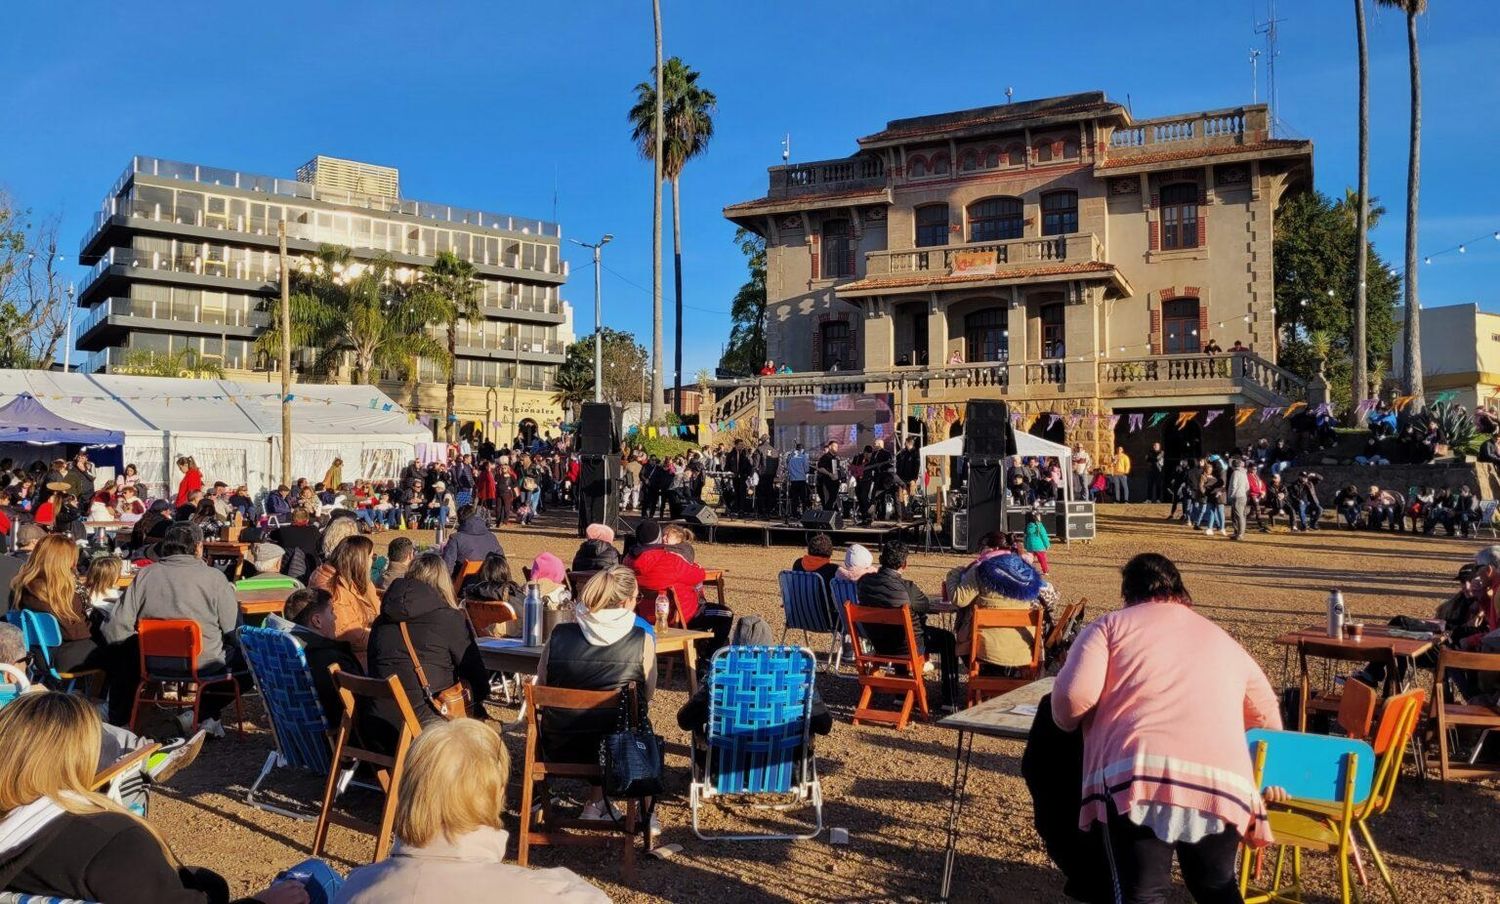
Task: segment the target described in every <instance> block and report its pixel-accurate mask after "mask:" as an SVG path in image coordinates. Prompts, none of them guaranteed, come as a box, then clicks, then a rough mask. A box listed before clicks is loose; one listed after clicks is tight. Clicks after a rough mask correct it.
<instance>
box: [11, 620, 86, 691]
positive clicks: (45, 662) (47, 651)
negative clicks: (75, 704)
mask: <svg viewBox="0 0 1500 904" xmlns="http://www.w3.org/2000/svg"><path fill="white" fill-rule="evenodd" d="M5 620H6V621H8V622H10V623H11V624H13V625H15V626H16V627H18V628H20V629H21V636H22V637H23V638H24V640H25V642H26V649H28V650H30V651H31V679H32V680H33V681H35V682H37V683H39V684H44V685H46V686H47V687H48V688H50V689H52V690H57V691H62V692H64V693H68V694H71V693H73V690H74V688H76V687H77V686H78V684H79V682H83V685H84V689H85V693H87V692H88V691H89V690H91V689H92V684H93V682H95V681H97V682H98V687H99V688H100V692H101V693H102V692H103V687H104V677H105V676H104V670H103V669H83V670H81V671H77V672H59V671H58V670H57V667H56V666H54V665H53V664H52V648H53V647H60V646H62V642H63V637H62V626H60V625H59V624H58V623H57V618H56V616H54V615H53V614H52V613H50V612H35V611H33V610H31V609H12V610H11V611H9V612H7V613H5Z"/></svg>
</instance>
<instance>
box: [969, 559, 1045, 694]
mask: <svg viewBox="0 0 1500 904" xmlns="http://www.w3.org/2000/svg"><path fill="white" fill-rule="evenodd" d="M957 578H958V579H957V583H956V584H954V585H953V586H951V587H950V588H949V590H948V600H949V602H951V603H953V605H955V606H957V607H959V609H958V616H957V617H956V618H955V619H954V632H953V633H954V634H955V635H957V646H958V655H960V656H962V657H964V658H965V659H968V658H969V657H970V656H971V655H972V654H973V653H974V651H973V650H972V649H971V641H972V639H973V636H972V635H973V630H972V625H973V623H974V608H975V607H978V608H980V609H1030V608H1032V607H1033V606H1045V605H1046V600H1044V599H1042V587H1043V585H1044V583H1045V582H1044V581H1043V580H1042V576H1041V573H1040V572H1038V571H1037V570H1036V569H1035V568H1033V567H1032V566H1031V565H1030V564H1028V563H1027V562H1026V560H1025V559H1023V558H1021V557H1020V556H1019V555H1016V554H1015V553H1012V552H1006V553H1001V554H1000V555H995V556H990V557H989V558H987V559H984V560H983V561H981V562H978V563H977V564H975V565H974V566H973V567H971V568H967V569H964V570H963V572H962V573H961V574H959V575H958V576H957ZM1052 596H1053V598H1054V599H1055V595H1052ZM1054 614H1055V613H1053V612H1051V611H1050V610H1049V611H1048V613H1047V615H1048V620H1049V621H1050V619H1051V616H1052V615H1054ZM1033 641H1034V638H1033V637H1032V636H1031V631H1030V630H1028V629H1026V628H985V629H984V631H983V633H982V634H981V635H980V644H979V646H980V650H979V653H978V655H979V660H980V662H982V663H984V665H983V666H981V669H982V670H991V671H992V670H993V668H991V667H999V668H1014V667H1017V666H1023V665H1027V664H1029V663H1030V662H1031V649H1032V642H1033Z"/></svg>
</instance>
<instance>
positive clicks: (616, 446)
mask: <svg viewBox="0 0 1500 904" xmlns="http://www.w3.org/2000/svg"><path fill="white" fill-rule="evenodd" d="M622 414H623V412H622V411H621V410H620V407H619V406H618V405H612V404H610V403H609V402H584V403H583V412H582V413H581V414H580V415H579V416H578V451H579V453H580V454H582V455H614V454H616V453H618V452H619V451H620V421H621V417H622Z"/></svg>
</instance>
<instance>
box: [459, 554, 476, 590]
mask: <svg viewBox="0 0 1500 904" xmlns="http://www.w3.org/2000/svg"><path fill="white" fill-rule="evenodd" d="M482 567H484V562H482V561H479V560H476V559H465V560H464V561H462V562H459V563H458V564H457V565H455V566H453V589H454V590H459V589H461V588H462V587H463V585H464V580H465V579H467V578H468V577H469V576H470V575H476V574H478V573H479V569H480V568H482Z"/></svg>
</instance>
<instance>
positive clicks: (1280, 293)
mask: <svg viewBox="0 0 1500 904" xmlns="http://www.w3.org/2000/svg"><path fill="white" fill-rule="evenodd" d="M1358 206H1359V199H1358V195H1357V194H1354V193H1352V192H1351V193H1348V194H1346V196H1345V197H1344V199H1343V200H1341V201H1337V202H1335V201H1333V200H1332V199H1330V198H1329V197H1328V196H1327V195H1324V194H1322V193H1321V192H1309V193H1306V194H1301V195H1297V196H1295V197H1292V198H1288V199H1287V200H1286V201H1284V202H1283V203H1282V205H1281V208H1280V209H1279V210H1278V211H1277V213H1276V241H1275V244H1274V246H1273V257H1274V266H1275V270H1276V322H1277V323H1278V324H1279V325H1280V328H1281V330H1280V334H1279V335H1278V340H1279V342H1278V354H1277V360H1278V361H1279V363H1280V364H1281V366H1282V367H1285V368H1287V369H1288V370H1290V371H1292V372H1293V373H1296V374H1299V375H1301V376H1304V377H1311V376H1312V375H1313V374H1315V373H1317V372H1318V369H1319V367H1320V365H1322V366H1326V370H1325V375H1326V376H1327V378H1328V381H1329V383H1330V384H1331V388H1332V392H1333V397H1334V400H1335V402H1337V403H1338V404H1340V405H1346V404H1348V403H1349V401H1350V399H1352V398H1353V394H1354V392H1353V383H1352V379H1353V376H1352V375H1353V359H1354V349H1353V336H1354V331H1353V329H1352V324H1353V320H1354V304H1355V295H1356V292H1355V289H1356V286H1355V281H1356V278H1357V276H1356V274H1357V269H1358V268H1357V266H1356V260H1355V250H1354V249H1355V244H1354V236H1355V235H1356V233H1357V228H1358V227H1357V223H1356V219H1357V212H1358ZM1382 213H1384V210H1383V209H1382V208H1381V207H1380V206H1379V205H1378V204H1374V203H1372V204H1371V205H1370V217H1369V219H1370V223H1371V224H1372V225H1373V224H1374V223H1377V222H1379V220H1380V216H1381V214H1382ZM1365 249H1366V254H1367V258H1368V260H1367V269H1368V271H1369V273H1370V274H1371V276H1370V277H1369V279H1368V285H1367V293H1366V294H1367V300H1366V306H1367V312H1366V320H1367V324H1366V325H1367V349H1366V351H1367V354H1368V356H1369V357H1368V362H1367V363H1376V362H1383V361H1386V360H1388V359H1389V356H1390V350H1391V346H1392V344H1393V343H1394V341H1395V337H1396V332H1397V329H1398V327H1397V325H1396V319H1395V307H1396V299H1397V295H1398V294H1399V292H1400V288H1401V280H1400V278H1399V277H1397V276H1396V275H1395V274H1393V273H1391V272H1390V269H1389V267H1388V265H1387V264H1386V263H1385V261H1383V260H1382V259H1381V258H1380V256H1379V255H1378V254H1376V252H1375V249H1374V248H1373V246H1371V245H1370V244H1369V243H1366V245H1365ZM1324 340H1326V341H1327V353H1326V355H1325V354H1322V353H1321V352H1322V348H1321V344H1322V342H1323V341H1324ZM1324 359H1326V360H1324ZM1360 395H1361V396H1363V393H1360Z"/></svg>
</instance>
